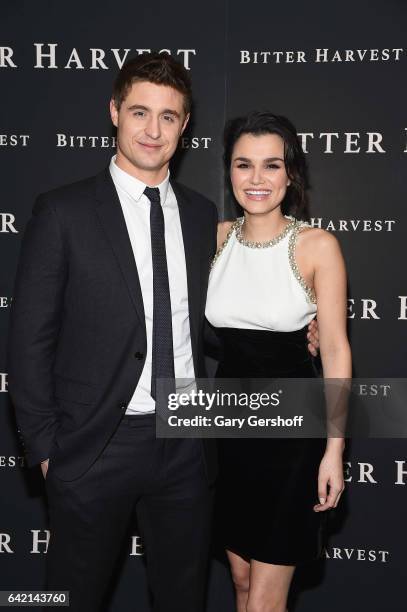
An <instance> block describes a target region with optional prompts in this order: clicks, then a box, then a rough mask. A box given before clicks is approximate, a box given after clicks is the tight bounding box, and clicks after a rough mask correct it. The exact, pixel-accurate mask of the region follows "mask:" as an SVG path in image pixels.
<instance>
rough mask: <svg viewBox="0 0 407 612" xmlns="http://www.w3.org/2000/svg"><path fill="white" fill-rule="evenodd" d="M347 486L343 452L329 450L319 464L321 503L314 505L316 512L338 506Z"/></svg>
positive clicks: (319, 495) (319, 496)
mask: <svg viewBox="0 0 407 612" xmlns="http://www.w3.org/2000/svg"><path fill="white" fill-rule="evenodd" d="M344 488H345V483H344V478H343V464H342V452H341V451H340V450H337V449H335V450H331V451H329V450H327V451H326V452H325V454H324V456H323V458H322V461H321V463H320V466H319V474H318V498H319V502H320V503H319V504H316V505H315V506H314V511H315V512H323V511H324V510H328V509H329V508H336V507H337V505H338V502H339V499H340V497H341V495H342V492H343V490H344Z"/></svg>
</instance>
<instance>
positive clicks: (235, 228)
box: [210, 215, 317, 304]
mask: <svg viewBox="0 0 407 612" xmlns="http://www.w3.org/2000/svg"><path fill="white" fill-rule="evenodd" d="M284 217H285V218H286V219H288V220H289V221H290V222H289V223H288V225H286V227H285V228H284V229H283V231H282V232H281V234H279V235H278V236H275V237H274V238H272V240H267V241H266V242H250V241H248V240H244V238H243V237H242V236H241V234H240V239H239V229H240V230H241V227H242V225H243V222H244V217H239V218H238V219H236V221H234V222H233V223H232V225H231V226H230V229H229V231H228V233H227V236H226V238H225V240H224V241H223V243H222V244H221V245H220V247H219V249H218V250H217V252H216V254H215V256H214V257H213V259H212V263H211V266H210V268H211V270H212V268H213V266H214V265H215V263H216V261H217V260H218V259H219V257H220V255H221V254H222V253H223V251H224V250H225V248H226V246H227V244H228V243H229V240H230V238H231V236H232V234H233V233H235V236H236V239H237V241H238V242H239V243H240V244H243V245H244V246H248V247H249V248H252V249H262V248H263V249H264V248H268V247H272V246H274V245H275V244H277V243H278V242H281V240H283V238H285V237H286V236H287V235H288V234H289V233H290V232H291V236H290V238H289V241H288V261H289V264H290V268H291V271H292V273H293V274H294V277H295V278H296V279H297V281H298V283H299V284H300V286H301V287H302V289H303V290H304V292H305V295H306V298H307V300H308V301H309V302H310V303H311V304H316V303H317V299H316V294H315V291H314V289H313V288H312V287H309V286H308V285H307V283H306V282H305V279H304V278H303V276H302V274H301V272H300V270H299V268H298V265H297V262H296V259H295V246H296V241H297V236H298V234H299V232H300V231H301V229H302V228H303V227H310V225H309V223H306V222H305V221H299V220H298V219H296V218H295V217H292V216H291V215H284ZM291 230H292V231H291ZM257 245H259V246H257Z"/></svg>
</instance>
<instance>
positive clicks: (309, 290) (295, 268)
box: [288, 221, 317, 304]
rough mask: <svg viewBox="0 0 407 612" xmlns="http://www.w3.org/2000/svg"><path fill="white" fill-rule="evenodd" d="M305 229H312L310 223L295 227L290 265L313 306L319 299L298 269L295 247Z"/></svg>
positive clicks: (289, 257)
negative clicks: (299, 235)
mask: <svg viewBox="0 0 407 612" xmlns="http://www.w3.org/2000/svg"><path fill="white" fill-rule="evenodd" d="M303 227H310V225H309V223H305V222H304V221H297V222H296V223H295V227H294V229H293V231H292V234H291V236H290V239H289V241H288V261H289V263H290V266H291V270H292V272H293V274H294V276H295V278H296V279H297V281H298V282H299V283H300V285H301V287H302V288H303V289H304V291H305V294H306V296H307V299H308V301H309V302H311V304H316V303H317V297H316V295H315V291H314V290H313V289H312V288H311V287H309V286H308V285H307V283H306V282H305V280H304V278H303V276H302V275H301V272H300V270H299V268H298V265H297V262H296V260H295V247H296V242H297V237H298V234H299V233H300V231H301V229H302V228H303Z"/></svg>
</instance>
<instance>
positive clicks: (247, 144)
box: [230, 134, 290, 214]
mask: <svg viewBox="0 0 407 612" xmlns="http://www.w3.org/2000/svg"><path fill="white" fill-rule="evenodd" d="M230 178H231V182H232V188H233V193H234V195H235V198H236V200H237V201H238V202H239V204H240V206H241V207H242V208H243V209H244V210H245V211H246V212H248V213H250V214H265V213H268V212H271V211H272V210H274V209H276V208H277V207H278V206H280V204H281V202H282V201H283V199H284V196H285V193H286V191H287V187H288V185H289V184H290V179H289V178H288V176H287V172H286V169H285V164H284V141H283V139H282V138H281V136H278V134H263V135H261V136H256V135H253V134H243V135H242V136H241V137H240V138H239V139H238V140H237V141H236V144H235V146H234V148H233V152H232V161H231V166H230Z"/></svg>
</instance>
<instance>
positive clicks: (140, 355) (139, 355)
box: [134, 351, 144, 361]
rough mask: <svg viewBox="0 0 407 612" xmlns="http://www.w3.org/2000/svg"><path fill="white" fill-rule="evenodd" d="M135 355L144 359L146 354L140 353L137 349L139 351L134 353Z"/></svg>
mask: <svg viewBox="0 0 407 612" xmlns="http://www.w3.org/2000/svg"><path fill="white" fill-rule="evenodd" d="M134 357H135V358H136V359H138V360H139V361H140V359H143V357H144V355H143V353H140V351H137V353H134Z"/></svg>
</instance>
